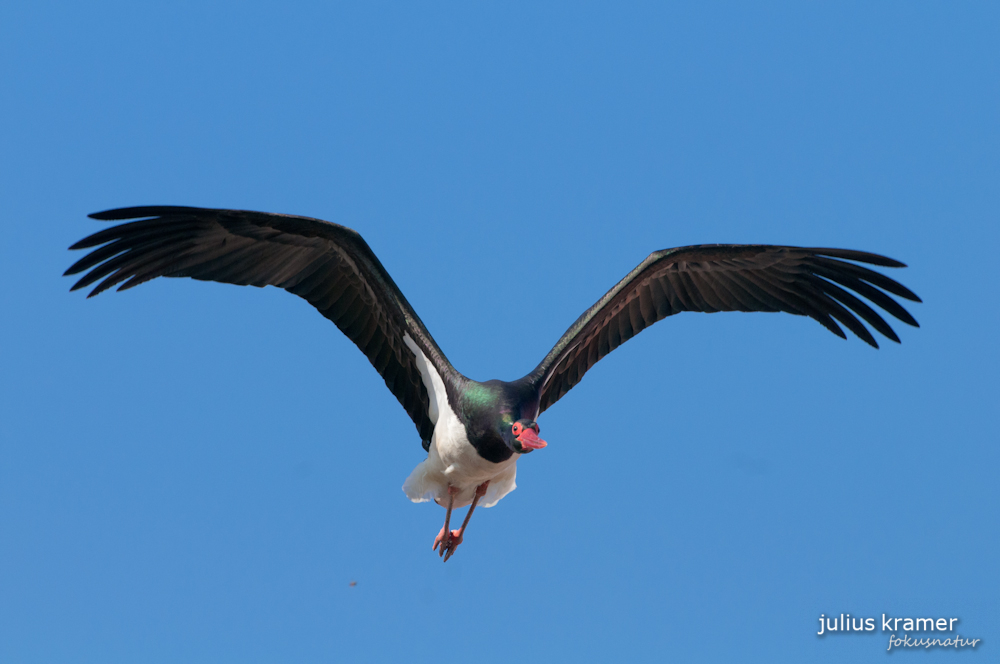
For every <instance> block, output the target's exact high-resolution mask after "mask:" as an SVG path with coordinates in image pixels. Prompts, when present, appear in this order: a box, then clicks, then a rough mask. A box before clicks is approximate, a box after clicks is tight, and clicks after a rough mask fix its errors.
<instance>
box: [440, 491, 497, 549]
mask: <svg viewBox="0 0 1000 664" xmlns="http://www.w3.org/2000/svg"><path fill="white" fill-rule="evenodd" d="M489 485H490V482H489V480H487V481H485V482H483V483H482V484H480V485H479V486H477V487H476V495H475V496H474V497H473V499H472V505H470V506H469V511H468V512H466V514H465V520H464V521H462V527H461V528H459V529H458V530H453V531H451V532H450V533H449V535H448V538H447V539H448V541H447V542H445V543H444V544H443V545H442V547H441V554H442V555H443V556H444V561H445V562H448V559H449V558H451V557H452V556H453V555H455V549H457V548H458V545H459V544H461V543H462V539H463V537H462V536H463V535H465V529H466V527H468V525H469V519H471V518H472V513H473V512H474V511H475V510H476V505H477V504H478V503H479V499H480V498H482V497H483V496H484V495H485V494H486V488H487V487H488V486H489ZM447 530H448V521H447V517H445V528H444V530H443V531H442V534H443V533H444V532H446V531H447ZM438 537H440V535H439V536H438ZM445 549H447V552H445Z"/></svg>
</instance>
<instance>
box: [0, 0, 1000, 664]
mask: <svg viewBox="0 0 1000 664" xmlns="http://www.w3.org/2000/svg"><path fill="white" fill-rule="evenodd" d="M755 4H756V5H757V6H755V7H748V6H746V3H688V4H687V5H667V4H666V3H662V4H661V3H650V4H632V5H630V6H628V7H624V6H621V5H612V4H610V3H609V4H605V5H600V4H593V3H565V4H553V3H522V4H515V3H474V4H473V3H454V4H433V5H430V6H426V5H424V6H420V7H416V6H413V5H403V4H384V3H353V4H344V3H314V4H306V3H301V4H295V3H281V4H273V5H268V4H261V3H252V2H241V3H236V2H232V3H213V2H171V3H138V4H137V3H124V2H119V3H111V2H91V3H47V2H31V3H27V2H16V1H15V2H5V3H3V4H2V5H0V89H2V90H3V91H4V93H3V95H2V99H3V103H2V104H0V183H2V185H0V192H2V194H0V197H2V201H3V207H4V217H5V221H4V224H3V228H4V234H3V239H2V240H0V271H2V273H3V277H4V278H3V282H4V284H5V286H4V288H3V289H0V307H2V311H3V315H2V317H0V343H2V346H3V348H4V352H3V353H0V376H3V379H2V381H0V422H2V423H0V626H2V627H0V660H2V661H5V662H54V661H74V662H135V661H143V662H177V661H185V662H220V661H234V662H235V661H239V662H279V661H295V662H313V661H316V662H319V661H324V662H325V661H366V662H395V661H409V662H432V661H435V662H439V661H441V660H442V658H444V659H447V658H449V657H452V656H459V657H462V658H465V657H474V658H475V659H476V661H478V662H482V663H484V664H485V663H488V662H508V661H511V660H517V661H522V662H551V661H560V660H562V661H616V660H617V661H622V660H623V658H625V657H628V658H630V659H631V660H634V661H640V662H646V661H649V662H659V661H674V660H676V661H707V662H716V661H718V662H733V661H746V662H756V661H760V662H786V661H787V662H806V661H808V662H843V661H882V658H884V657H885V656H886V655H885V648H886V647H887V634H884V633H882V632H881V631H880V630H879V631H877V632H876V633H874V634H864V635H861V634H850V635H848V634H841V635H834V636H829V637H823V638H820V637H817V636H816V631H817V630H818V619H819V617H820V615H821V614H826V615H839V614H840V613H850V614H851V615H852V616H855V617H879V616H881V614H883V613H886V614H889V615H890V616H915V617H935V618H937V617H947V618H950V617H958V618H960V621H961V622H960V623H959V624H958V626H957V627H958V629H957V630H956V631H957V632H958V633H960V634H961V635H963V636H968V637H974V638H980V639H983V640H984V642H983V643H982V644H980V645H979V646H978V647H977V652H976V653H975V654H974V655H972V656H973V658H975V659H977V661H986V659H988V658H992V657H993V655H990V654H989V652H988V651H992V650H994V649H995V648H996V639H997V637H998V636H1000V633H998V631H997V627H996V625H997V624H998V622H1000V604H998V598H1000V570H998V566H997V564H996V560H997V559H998V555H1000V551H998V548H1000V547H998V543H1000V532H998V525H997V524H998V507H1000V495H998V493H1000V492H998V488H997V471H998V461H1000V459H998V444H997V442H998V441H997V434H996V424H995V420H996V416H997V412H998V411H997V402H998V387H997V376H998V375H1000V362H998V358H1000V354H998V351H997V344H996V330H997V327H998V323H1000V317H998V313H997V312H998V308H997V306H996V302H997V299H998V295H1000V293H998V290H1000V288H998V286H1000V267H998V262H997V260H996V257H995V253H996V247H997V246H998V243H1000V231H998V225H997V210H998V204H1000V186H998V185H1000V161H998V155H1000V131H998V127H1000V124H998V122H997V118H998V110H1000V88H998V86H997V81H998V80H1000V50H998V48H997V37H996V35H997V27H998V20H1000V11H998V10H997V7H996V6H995V5H993V4H990V3H963V4H961V5H958V4H955V3H943V2H939V3H926V2H886V3H876V4H872V3H826V4H821V3H808V4H803V3H784V4H782V3H766V4H764V3H755ZM141 204H181V205H204V206H213V207H236V208H247V209H258V210H266V211H274V212H288V213H296V214H304V215H309V216H315V217H320V218H324V219H329V220H331V221H335V222H338V223H341V224H345V225H347V226H350V227H352V228H355V229H357V230H358V231H359V232H361V233H362V235H363V236H364V237H365V238H366V239H367V241H368V242H369V244H370V245H371V246H372V248H373V249H374V250H375V252H376V253H377V254H378V256H379V257H380V258H381V260H382V262H383V264H384V265H385V266H386V268H387V269H388V270H389V271H390V273H391V274H392V275H393V277H394V278H395V280H396V281H397V283H398V284H399V286H400V288H401V289H402V290H403V292H404V293H405V294H406V295H407V297H408V298H409V300H410V302H411V303H412V304H413V306H414V308H415V309H416V310H417V312H418V313H419V314H420V316H421V317H422V319H423V320H424V322H425V323H426V324H427V326H428V328H429V329H430V331H431V332H432V333H433V334H434V336H435V337H436V339H437V340H438V342H439V344H440V345H441V347H442V348H443V349H444V351H445V353H447V355H448V356H449V358H450V359H451V361H452V362H453V363H454V364H455V366H456V367H457V368H458V369H459V370H460V371H462V372H463V373H465V374H466V375H468V376H470V377H472V378H476V379H483V380H485V379H488V378H503V379H513V378H516V377H519V376H521V375H523V374H524V373H526V372H527V371H529V370H530V369H531V368H533V367H534V365H535V364H536V363H537V362H538V361H539V360H540V359H541V357H542V356H543V355H544V354H545V353H546V352H547V351H548V349H549V348H550V347H551V345H552V344H553V343H554V342H555V341H556V339H557V338H558V337H559V335H560V334H562V332H563V331H564V330H565V329H566V328H567V327H568V326H569V324H570V323H571V322H572V321H573V320H574V319H575V318H576V317H577V316H578V315H579V314H580V313H581V312H582V311H583V310H584V309H585V308H586V307H588V306H590V304H592V303H593V302H594V301H595V300H596V299H597V298H598V297H599V296H600V295H601V294H603V293H604V291H605V290H606V289H607V288H609V287H610V286H611V285H613V284H614V283H615V282H616V281H617V280H618V279H619V278H621V277H622V276H623V275H624V274H625V273H626V272H627V271H628V270H630V269H631V268H632V267H634V266H635V265H636V264H637V263H638V262H639V261H640V260H642V259H643V258H644V257H645V256H646V255H647V254H648V253H649V252H650V251H653V250H656V249H662V248H666V247H672V246H679V245H686V244H697V243H706V242H752V243H780V244H796V245H806V246H834V247H847V248H855V249H863V250H868V251H874V252H879V253H884V254H887V255H889V256H892V257H895V258H898V259H900V260H902V261H904V262H906V263H908V264H909V265H910V267H909V268H907V269H905V270H895V271H892V276H893V277H895V278H898V279H899V280H901V281H902V282H904V283H905V284H906V285H908V286H909V287H910V288H912V289H913V290H915V291H916V292H917V293H918V294H919V295H921V297H922V298H923V299H924V304H915V305H913V306H910V307H909V308H910V311H911V312H912V313H913V314H914V315H915V316H916V318H917V319H918V320H919V321H920V323H921V328H920V329H919V330H916V329H911V328H907V327H906V326H904V325H901V324H900V325H898V326H896V329H897V330H898V331H899V333H900V336H901V338H902V341H903V343H902V345H899V346H897V345H896V344H893V343H891V342H888V341H886V342H885V343H883V344H882V345H883V348H882V350H879V351H875V350H873V349H870V348H868V347H867V346H866V345H865V344H864V343H862V342H861V341H859V340H858V339H856V338H853V337H852V338H850V339H849V340H847V341H843V340H840V339H837V338H836V337H834V336H833V335H831V334H829V333H828V332H826V331H825V330H823V329H822V328H821V327H820V326H819V325H818V324H816V323H815V322H813V321H811V320H808V319H802V318H797V317H792V316H788V315H765V314H719V315H712V316H708V315H701V314H686V315H681V316H676V317H673V318H670V319H667V320H665V321H663V322H662V323H660V324H658V325H656V326H655V327H653V328H651V329H649V330H647V331H645V332H643V333H642V334H641V335H639V336H638V337H636V338H635V339H633V340H631V341H629V342H628V343H627V344H626V345H624V346H623V347H622V348H620V349H618V350H617V351H615V352H614V353H613V354H612V355H611V356H610V357H608V358H607V359H605V360H604V361H602V362H601V363H600V364H599V365H597V366H596V367H595V368H594V369H593V370H592V371H591V372H590V373H589V374H588V375H587V377H586V378H585V379H584V380H583V382H582V383H581V384H580V385H579V386H577V387H576V388H575V389H574V390H573V391H572V392H571V393H570V394H569V395H568V396H567V397H566V398H564V399H563V400H562V401H560V402H559V403H558V404H557V405H556V406H555V407H553V408H552V409H551V410H550V411H548V412H546V413H545V414H544V415H543V416H542V417H541V418H540V424H541V428H542V432H543V437H544V438H545V439H546V440H548V441H549V443H550V445H549V447H548V448H547V449H546V450H544V451H543V452H539V453H536V454H533V455H531V456H530V457H529V458H526V459H524V460H523V461H522V463H520V464H519V473H518V485H519V487H518V489H517V491H515V492H513V493H512V494H510V495H509V496H507V497H506V498H505V499H504V500H503V501H502V502H501V503H500V504H499V505H497V506H496V507H495V508H493V509H489V510H482V511H481V512H477V513H476V516H475V517H474V519H473V521H472V524H471V526H470V529H469V532H468V534H467V536H466V543H465V544H463V545H462V547H461V548H460V549H459V550H458V553H457V554H456V556H455V557H454V558H453V559H452V560H451V561H449V562H448V563H447V565H442V564H441V561H440V559H439V558H438V557H437V556H436V555H434V554H432V552H431V550H430V546H431V542H432V540H433V537H434V535H435V534H436V533H437V531H438V529H439V528H440V525H441V520H442V518H443V510H441V509H440V508H438V507H436V506H432V505H428V504H422V505H413V504H411V503H410V502H409V501H407V500H406V498H405V497H404V495H403V493H402V491H401V490H400V486H401V485H402V482H403V480H404V479H405V478H406V476H407V475H408V473H409V472H410V470H411V469H412V468H413V466H415V465H416V464H417V463H418V462H419V461H420V460H421V459H422V457H423V451H422V450H421V448H420V443H419V440H418V438H417V436H416V434H415V431H414V428H413V425H412V423H411V422H410V421H409V420H408V419H407V417H406V415H405V413H404V412H403V411H402V409H401V408H399V406H398V405H397V404H396V401H395V399H394V398H393V397H392V396H391V395H390V394H389V392H388V391H387V390H386V389H385V386H384V385H383V384H382V381H381V379H380V378H379V377H378V375H377V374H376V373H375V372H374V371H373V370H372V369H371V367H370V366H369V365H368V363H367V361H366V360H365V358H364V357H363V356H362V355H361V353H359V352H358V351H357V350H356V349H355V347H354V346H353V345H352V344H351V343H350V342H349V341H347V340H346V338H344V337H343V336H342V335H341V334H340V333H339V332H338V331H337V330H336V328H335V327H334V326H333V325H332V324H330V323H329V322H328V321H326V320H325V319H323V318H322V317H321V316H319V315H317V314H316V313H315V311H313V310H312V309H311V308H310V307H309V306H308V305H307V304H305V303H304V302H302V301H300V300H298V299H297V298H294V297H291V296H289V295H287V294H286V293H283V292H281V291H278V290H275V289H265V290H258V289H249V288H236V287H233V286H224V285H216V284H204V283H195V282H185V281H178V280H160V281H158V282H153V283H150V284H147V285H144V286H142V287H140V288H137V289H135V290H131V291H129V292H127V293H123V294H114V293H111V294H105V295H102V296H101V297H99V298H96V299H94V300H85V298H84V297H83V296H82V294H80V293H73V294H70V293H68V289H69V287H70V285H71V281H70V280H69V279H66V278H63V277H61V276H60V275H61V274H62V272H63V270H65V269H66V267H68V266H69V264H70V263H71V261H73V260H75V257H74V256H73V255H71V254H70V253H69V252H67V251H66V247H67V246H69V245H70V244H71V243H73V242H75V241H76V240H78V239H79V238H81V237H82V236H83V235H86V234H89V233H91V232H93V231H95V230H98V229H99V228H101V227H102V224H100V223H98V222H94V221H90V220H88V219H86V217H85V215H86V214H87V213H89V212H94V211H97V210H103V209H107V208H111V207H120V206H127V205H141ZM512 311H516V312H518V315H516V316H511V315H510V314H511V312H512ZM351 581H356V582H357V585H356V586H353V587H351V586H350V585H349V584H350V582H351ZM897 656H903V657H907V656H910V655H908V654H906V653H904V654H902V655H897ZM926 656H927V657H930V658H931V659H934V660H945V659H949V658H951V657H953V656H955V653H954V652H946V651H940V650H938V651H932V652H930V653H928V654H927V655H926Z"/></svg>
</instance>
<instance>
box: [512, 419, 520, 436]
mask: <svg viewBox="0 0 1000 664" xmlns="http://www.w3.org/2000/svg"><path fill="white" fill-rule="evenodd" d="M511 431H513V432H514V435H515V436H519V435H521V423H520V422H514V426H512V427H511Z"/></svg>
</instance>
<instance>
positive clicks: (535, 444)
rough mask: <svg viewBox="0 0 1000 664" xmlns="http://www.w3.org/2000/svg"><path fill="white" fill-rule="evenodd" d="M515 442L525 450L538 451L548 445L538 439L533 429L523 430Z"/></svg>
mask: <svg viewBox="0 0 1000 664" xmlns="http://www.w3.org/2000/svg"><path fill="white" fill-rule="evenodd" d="M517 442H519V443H521V447H523V448H524V449H526V450H540V449H542V448H543V447H545V446H546V445H548V443H546V442H545V441H544V440H542V439H541V438H539V437H538V434H537V433H535V430H534V429H525V430H524V431H522V432H521V435H520V436H518V437H517Z"/></svg>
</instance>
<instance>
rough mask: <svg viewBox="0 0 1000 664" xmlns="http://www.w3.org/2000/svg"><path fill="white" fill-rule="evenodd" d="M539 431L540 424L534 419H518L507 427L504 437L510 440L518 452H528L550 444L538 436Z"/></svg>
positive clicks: (512, 446)
mask: <svg viewBox="0 0 1000 664" xmlns="http://www.w3.org/2000/svg"><path fill="white" fill-rule="evenodd" d="M538 432H539V429H538V425H537V424H536V423H535V421H534V420H528V419H523V420H518V421H517V422H514V423H513V424H512V425H510V428H509V429H507V432H506V435H505V436H504V439H505V440H507V441H509V444H510V446H511V448H512V449H513V450H514V451H515V452H517V453H518V454H527V453H528V452H531V451H533V450H540V449H542V448H543V447H545V446H546V445H548V443H546V442H545V441H544V440H542V439H541V438H539V437H538Z"/></svg>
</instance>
